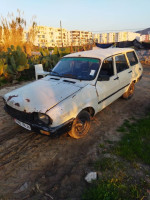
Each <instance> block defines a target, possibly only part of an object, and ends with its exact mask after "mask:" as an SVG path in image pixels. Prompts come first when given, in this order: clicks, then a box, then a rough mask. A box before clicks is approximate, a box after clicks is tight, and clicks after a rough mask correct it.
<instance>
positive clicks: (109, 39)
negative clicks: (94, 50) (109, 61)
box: [107, 33, 116, 43]
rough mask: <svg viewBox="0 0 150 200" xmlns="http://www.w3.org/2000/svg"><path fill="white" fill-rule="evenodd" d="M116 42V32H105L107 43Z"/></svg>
mask: <svg viewBox="0 0 150 200" xmlns="http://www.w3.org/2000/svg"><path fill="white" fill-rule="evenodd" d="M113 42H116V34H115V33H107V43H113Z"/></svg>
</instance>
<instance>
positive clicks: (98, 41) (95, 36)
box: [93, 33, 100, 43]
mask: <svg viewBox="0 0 150 200" xmlns="http://www.w3.org/2000/svg"><path fill="white" fill-rule="evenodd" d="M93 40H94V42H96V43H100V34H99V33H97V34H93Z"/></svg>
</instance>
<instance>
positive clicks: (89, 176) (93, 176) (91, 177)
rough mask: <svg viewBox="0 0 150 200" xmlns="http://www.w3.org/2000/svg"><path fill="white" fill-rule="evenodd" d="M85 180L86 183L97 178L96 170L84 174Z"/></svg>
mask: <svg viewBox="0 0 150 200" xmlns="http://www.w3.org/2000/svg"><path fill="white" fill-rule="evenodd" d="M85 180H86V181H87V182H88V183H91V182H92V181H94V180H97V173H96V172H90V173H88V174H87V175H86V177H85Z"/></svg>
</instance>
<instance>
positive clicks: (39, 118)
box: [34, 113, 52, 125]
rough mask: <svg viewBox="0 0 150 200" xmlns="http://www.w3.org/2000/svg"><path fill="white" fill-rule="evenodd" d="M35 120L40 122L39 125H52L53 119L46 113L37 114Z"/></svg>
mask: <svg viewBox="0 0 150 200" xmlns="http://www.w3.org/2000/svg"><path fill="white" fill-rule="evenodd" d="M34 120H35V121H36V122H38V124H46V125H49V124H52V119H51V118H50V117H49V116H48V115H46V114H44V113H35V115H34Z"/></svg>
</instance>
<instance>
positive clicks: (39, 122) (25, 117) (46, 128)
mask: <svg viewBox="0 0 150 200" xmlns="http://www.w3.org/2000/svg"><path fill="white" fill-rule="evenodd" d="M4 109H5V111H6V112H7V113H8V114H9V115H10V116H11V117H13V118H14V120H15V122H16V123H17V124H18V125H20V126H22V127H23V128H25V129H28V130H30V131H31V130H32V131H34V132H39V133H41V134H45V135H51V134H54V133H56V132H57V131H58V130H59V129H61V128H62V127H63V128H65V129H67V130H70V128H71V125H72V121H73V119H71V120H69V121H67V122H65V123H64V124H61V125H60V126H57V127H50V125H51V124H52V119H51V118H50V117H49V116H48V115H46V114H43V113H37V112H33V113H27V112H23V111H19V110H16V109H14V108H12V107H10V106H9V105H7V104H5V106H4Z"/></svg>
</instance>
